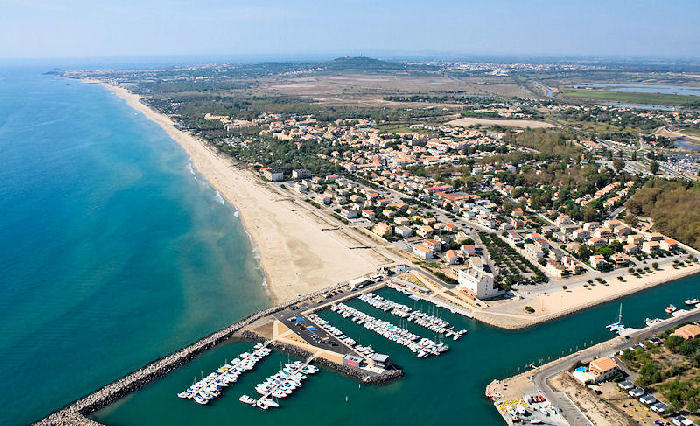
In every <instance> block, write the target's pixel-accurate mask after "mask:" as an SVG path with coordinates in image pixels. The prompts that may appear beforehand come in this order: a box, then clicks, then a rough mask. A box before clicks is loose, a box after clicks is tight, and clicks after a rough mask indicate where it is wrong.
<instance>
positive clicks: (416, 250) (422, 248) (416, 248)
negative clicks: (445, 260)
mask: <svg viewBox="0 0 700 426" xmlns="http://www.w3.org/2000/svg"><path fill="white" fill-rule="evenodd" d="M413 254H415V255H416V256H418V257H419V258H421V259H423V260H430V259H433V258H434V257H435V252H434V251H433V250H430V248H429V247H428V246H426V245H425V244H423V243H421V244H414V245H413Z"/></svg>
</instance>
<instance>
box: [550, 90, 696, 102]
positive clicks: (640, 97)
mask: <svg viewBox="0 0 700 426" xmlns="http://www.w3.org/2000/svg"><path fill="white" fill-rule="evenodd" d="M561 96H564V97H567V98H572V99H588V100H592V101H611V102H615V101H617V102H622V103H629V104H641V105H682V106H689V105H694V106H700V98H698V97H697V96H684V95H667V94H663V93H640V92H616V91H614V90H595V89H572V88H565V89H562V92H561Z"/></svg>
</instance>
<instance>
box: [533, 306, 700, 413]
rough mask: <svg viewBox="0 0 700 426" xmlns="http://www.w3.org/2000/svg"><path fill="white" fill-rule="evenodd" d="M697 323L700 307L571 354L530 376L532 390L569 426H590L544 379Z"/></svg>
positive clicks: (570, 403)
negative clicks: (547, 401)
mask: <svg viewBox="0 0 700 426" xmlns="http://www.w3.org/2000/svg"><path fill="white" fill-rule="evenodd" d="M698 320H700V308H695V309H694V310H692V311H691V312H690V313H688V314H686V315H683V316H679V317H674V318H670V319H668V320H666V321H664V322H662V323H659V324H656V325H654V326H652V327H647V328H644V329H641V330H639V331H637V332H634V333H633V334H631V335H629V336H627V337H616V338H615V339H612V340H609V341H607V342H603V343H602V344H599V345H596V346H593V347H591V348H589V349H586V350H583V351H580V352H578V353H576V354H574V356H571V357H566V358H561V359H559V360H557V361H554V362H551V363H549V364H547V365H545V366H543V367H540V369H539V370H538V371H537V372H535V374H534V375H533V377H532V381H533V383H534V385H535V387H536V388H537V389H538V390H539V391H540V392H543V393H544V394H545V395H546V396H547V398H548V399H549V400H550V401H552V403H553V404H554V405H557V406H559V408H560V409H561V410H562V415H563V416H564V418H565V419H566V420H567V421H568V422H569V423H570V424H571V425H572V426H578V425H587V424H590V422H588V420H587V419H586V417H585V416H584V415H583V414H582V413H581V411H580V410H579V409H578V408H577V407H576V406H575V405H574V404H573V403H572V402H571V400H569V398H568V397H567V396H566V395H563V394H560V393H558V392H555V391H554V390H553V389H552V388H551V387H550V386H549V384H548V383H547V380H548V379H549V378H550V377H553V376H555V375H557V374H559V373H560V372H562V371H565V370H568V369H569V368H571V367H573V366H574V365H575V364H576V363H578V362H580V361H583V360H588V359H591V358H594V357H599V356H607V355H609V354H611V353H616V352H617V351H620V350H622V349H625V348H628V347H630V346H633V345H635V344H637V343H639V342H642V341H645V340H647V339H649V338H651V337H653V336H655V335H657V334H659V333H662V332H664V331H666V330H668V329H670V328H673V327H676V326H677V325H678V324H680V323H683V322H690V321H698Z"/></svg>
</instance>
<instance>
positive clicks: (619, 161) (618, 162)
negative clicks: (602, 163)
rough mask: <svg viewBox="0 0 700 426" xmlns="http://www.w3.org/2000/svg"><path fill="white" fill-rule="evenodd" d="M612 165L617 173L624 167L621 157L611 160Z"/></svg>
mask: <svg viewBox="0 0 700 426" xmlns="http://www.w3.org/2000/svg"><path fill="white" fill-rule="evenodd" d="M613 167H614V168H615V170H617V172H618V173H620V171H621V170H622V169H624V168H625V160H623V159H622V158H616V159H615V160H614V161H613Z"/></svg>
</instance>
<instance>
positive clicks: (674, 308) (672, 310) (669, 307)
mask: <svg viewBox="0 0 700 426" xmlns="http://www.w3.org/2000/svg"><path fill="white" fill-rule="evenodd" d="M677 310H678V308H676V307H675V306H673V305H668V307H667V308H666V309H664V311H665V312H666V313H667V314H669V315H671V314H672V313H674V312H676V311H677Z"/></svg>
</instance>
